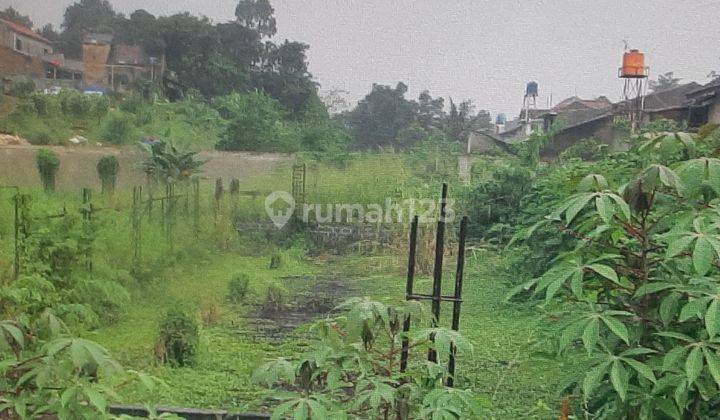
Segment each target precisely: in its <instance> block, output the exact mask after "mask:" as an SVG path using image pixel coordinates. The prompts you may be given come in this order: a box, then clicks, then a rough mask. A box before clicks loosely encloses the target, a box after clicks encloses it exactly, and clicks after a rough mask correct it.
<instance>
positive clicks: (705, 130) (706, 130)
mask: <svg viewBox="0 0 720 420" xmlns="http://www.w3.org/2000/svg"><path fill="white" fill-rule="evenodd" d="M718 128H720V124H713V123H707V124H704V125H703V126H702V127H700V128H698V132H697V135H698V138H699V139H701V140H702V139H704V138H705V137H707V136H709V135H710V134H712V132H713V131H715V130H717V129H718Z"/></svg>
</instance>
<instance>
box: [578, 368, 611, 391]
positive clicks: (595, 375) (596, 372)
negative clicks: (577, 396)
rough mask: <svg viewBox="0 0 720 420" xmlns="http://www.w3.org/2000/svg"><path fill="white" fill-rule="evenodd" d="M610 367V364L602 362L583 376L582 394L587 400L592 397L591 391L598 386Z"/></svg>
mask: <svg viewBox="0 0 720 420" xmlns="http://www.w3.org/2000/svg"><path fill="white" fill-rule="evenodd" d="M608 366H610V362H604V363H602V364H600V365H598V366H595V367H594V368H592V369H590V371H589V372H588V373H587V374H586V375H585V378H584V379H583V385H582V386H583V393H584V394H585V396H586V397H587V398H589V397H590V396H592V395H593V391H594V390H595V388H597V386H598V385H600V381H602V378H603V377H604V376H605V373H606V372H607V368H608Z"/></svg>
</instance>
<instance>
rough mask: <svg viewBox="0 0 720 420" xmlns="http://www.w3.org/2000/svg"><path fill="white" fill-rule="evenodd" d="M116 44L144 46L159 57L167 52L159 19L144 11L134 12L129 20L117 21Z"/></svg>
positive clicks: (147, 50) (151, 53) (148, 51)
mask: <svg viewBox="0 0 720 420" xmlns="http://www.w3.org/2000/svg"><path fill="white" fill-rule="evenodd" d="M115 42H122V43H125V44H131V45H142V46H143V47H144V48H145V51H146V52H147V53H148V54H150V55H153V56H159V55H161V54H162V53H163V52H164V51H165V41H164V40H163V38H162V33H161V32H160V27H159V25H158V21H157V18H155V16H154V15H153V14H152V13H150V12H148V11H147V10H144V9H138V10H136V11H134V12H132V13H131V14H130V18H129V19H118V20H117V29H116V32H115Z"/></svg>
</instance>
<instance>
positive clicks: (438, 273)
mask: <svg viewBox="0 0 720 420" xmlns="http://www.w3.org/2000/svg"><path fill="white" fill-rule="evenodd" d="M447 194H448V185H447V183H443V186H442V196H441V200H440V218H439V219H438V223H437V233H436V235H435V266H434V270H433V290H432V309H431V312H432V321H431V327H432V328H435V327H437V325H438V321H439V320H440V301H441V300H442V265H443V250H444V248H445V216H446V211H447ZM430 341H431V342H433V343H434V342H435V334H431V335H430ZM428 361H430V362H434V363H437V351H436V350H435V349H432V348H431V349H430V350H428Z"/></svg>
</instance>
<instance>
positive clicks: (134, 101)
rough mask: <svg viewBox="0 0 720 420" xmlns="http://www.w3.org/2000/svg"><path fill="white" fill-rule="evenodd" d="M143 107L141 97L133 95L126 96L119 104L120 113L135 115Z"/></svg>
mask: <svg viewBox="0 0 720 420" xmlns="http://www.w3.org/2000/svg"><path fill="white" fill-rule="evenodd" d="M144 106H145V104H144V102H143V99H142V97H141V96H140V95H136V94H133V95H129V96H126V97H125V99H123V100H122V101H121V102H120V105H119V108H120V110H122V111H125V112H128V113H131V114H137V113H138V111H140V110H141V109H142V108H143V107H144Z"/></svg>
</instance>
